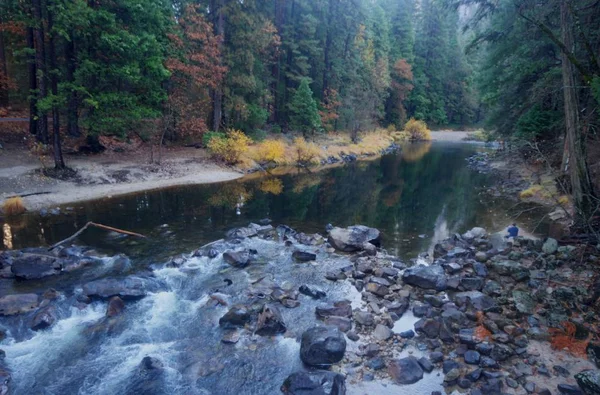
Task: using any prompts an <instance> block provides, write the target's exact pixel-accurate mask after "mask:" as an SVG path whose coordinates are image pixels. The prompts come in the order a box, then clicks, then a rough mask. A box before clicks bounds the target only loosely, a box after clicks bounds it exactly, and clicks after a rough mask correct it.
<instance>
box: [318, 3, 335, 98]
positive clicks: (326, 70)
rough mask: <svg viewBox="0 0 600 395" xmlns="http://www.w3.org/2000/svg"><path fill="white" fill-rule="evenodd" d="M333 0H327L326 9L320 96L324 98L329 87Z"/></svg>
mask: <svg viewBox="0 0 600 395" xmlns="http://www.w3.org/2000/svg"><path fill="white" fill-rule="evenodd" d="M334 1H335V0H329V10H328V11H327V37H326V38H325V49H324V52H325V58H324V67H323V91H322V92H321V97H322V98H325V96H326V95H327V89H329V74H330V72H331V60H330V58H331V45H332V41H333V12H334Z"/></svg>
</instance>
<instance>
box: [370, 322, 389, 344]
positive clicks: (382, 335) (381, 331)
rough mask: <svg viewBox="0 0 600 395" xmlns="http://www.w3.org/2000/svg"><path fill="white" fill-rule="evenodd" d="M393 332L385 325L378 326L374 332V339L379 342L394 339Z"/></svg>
mask: <svg viewBox="0 0 600 395" xmlns="http://www.w3.org/2000/svg"><path fill="white" fill-rule="evenodd" d="M392 335H393V332H392V330H391V329H390V328H388V327H387V326H385V325H381V324H378V325H377V326H376V327H375V331H374V332H373V337H374V338H375V339H377V340H387V339H389V338H390V337H392Z"/></svg>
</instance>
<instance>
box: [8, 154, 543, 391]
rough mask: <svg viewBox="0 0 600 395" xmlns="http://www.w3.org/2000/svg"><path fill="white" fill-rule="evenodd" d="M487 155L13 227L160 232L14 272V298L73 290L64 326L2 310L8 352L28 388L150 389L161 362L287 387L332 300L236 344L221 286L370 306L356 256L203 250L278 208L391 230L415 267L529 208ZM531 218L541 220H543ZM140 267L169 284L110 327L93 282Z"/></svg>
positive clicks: (52, 231)
mask: <svg viewBox="0 0 600 395" xmlns="http://www.w3.org/2000/svg"><path fill="white" fill-rule="evenodd" d="M482 149H484V148H483V147H481V146H477V145H466V144H442V143H433V144H430V143H428V144H415V145H411V146H407V147H404V149H403V151H402V152H400V153H397V154H392V155H386V156H384V157H382V158H378V159H374V160H370V161H362V162H354V163H350V164H347V165H344V166H338V167H333V168H330V169H326V170H323V171H319V172H306V171H293V172H289V173H287V174H285V175H281V176H263V177H258V178H257V177H253V178H251V179H242V180H238V181H233V182H227V183H222V184H213V185H199V186H193V187H180V188H169V189H164V190H158V191H151V192H145V193H139V194H134V195H128V196H122V197H115V198H110V199H103V200H99V201H92V202H87V203H83V204H76V205H74V206H72V207H67V206H65V207H61V208H60V212H59V213H54V214H53V213H46V214H45V215H40V214H39V213H35V214H28V215H27V216H25V217H23V218H21V219H19V220H11V222H9V223H4V224H1V225H2V227H3V229H4V244H5V247H6V246H10V247H11V248H24V247H29V246H40V245H50V244H52V243H55V242H57V241H59V240H61V239H64V238H66V237H68V236H69V235H71V234H72V233H74V232H75V231H76V230H77V229H78V228H79V227H81V226H82V225H84V224H85V223H86V222H87V221H95V222H99V223H102V224H106V225H110V226H114V227H118V228H122V229H127V230H130V231H135V232H139V233H143V234H145V235H147V236H148V238H147V239H143V240H142V239H135V238H131V237H123V236H121V235H117V234H114V233H107V232H105V231H101V230H96V229H91V230H89V231H87V232H86V233H84V234H83V235H82V236H81V237H80V238H79V241H78V243H79V244H83V245H87V246H90V247H92V248H93V249H94V250H95V251H96V253H97V254H99V255H102V256H105V258H103V260H102V263H101V264H99V265H95V266H93V267H90V268H85V269H82V270H79V271H74V272H72V273H66V274H61V275H58V276H54V277H48V278H46V279H43V280H31V281H14V280H12V279H2V280H0V292H1V293H2V295H5V294H10V293H25V292H34V293H38V294H42V293H43V292H44V291H46V290H47V289H49V288H54V289H56V290H58V291H59V292H61V293H62V295H61V296H60V297H59V299H58V301H57V302H56V304H57V306H58V318H59V320H58V322H57V323H56V324H54V325H53V326H52V327H51V328H49V329H47V330H43V331H38V332H33V331H31V330H30V329H28V324H29V321H28V320H30V317H29V316H27V318H23V316H16V317H15V316H13V317H8V318H2V319H0V327H1V328H3V329H4V330H5V331H6V332H7V334H8V336H7V338H6V339H5V340H4V341H3V342H2V343H1V344H0V348H1V349H3V350H4V351H5V352H6V359H5V361H6V366H7V368H8V369H9V370H10V371H11V372H12V376H13V389H14V393H15V394H61V395H62V394H125V393H140V387H139V386H137V384H138V383H137V381H139V380H138V379H139V377H137V376H136V371H137V370H136V369H138V365H139V364H140V361H141V360H142V359H143V358H144V357H145V356H152V357H154V358H157V359H158V360H160V361H161V363H162V364H163V365H164V372H163V374H161V376H160V378H158V379H156V380H155V381H153V385H152V389H151V390H149V389H148V388H146V387H144V388H145V391H146V392H145V393H157V394H159V393H170V394H276V393H278V392H279V387H280V385H281V383H282V382H283V379H285V377H287V375H289V374H290V373H292V372H294V371H297V370H301V369H302V363H301V361H300V360H299V358H298V352H299V347H300V346H299V343H298V341H297V339H298V338H299V336H300V335H301V334H302V331H304V330H306V329H307V328H309V327H310V326H312V325H314V324H315V319H314V314H313V312H314V308H315V306H316V305H317V302H316V301H313V300H310V299H308V298H301V299H298V300H300V302H301V303H300V306H299V307H297V308H294V309H282V314H283V318H284V319H285V322H286V325H287V327H288V331H287V332H286V334H285V335H284V336H277V337H260V336H256V335H252V334H246V335H244V336H242V337H241V339H240V341H239V342H238V343H237V344H235V345H230V344H224V343H222V342H221V337H222V335H223V334H222V332H221V331H220V330H219V325H218V320H219V318H220V317H221V316H222V315H223V314H224V313H225V312H226V311H227V308H226V307H225V306H218V305H216V306H215V303H213V302H212V300H211V298H209V295H210V294H211V293H214V292H221V293H223V294H224V295H226V297H227V299H228V303H229V305H231V304H235V303H261V299H263V298H264V295H265V294H268V293H269V292H271V290H272V289H273V288H281V289H284V290H288V289H297V288H298V287H299V286H300V285H303V284H311V285H317V286H319V287H321V288H323V289H324V290H325V291H326V292H327V301H335V300H340V299H349V300H350V301H352V303H353V306H354V307H359V306H360V305H361V303H362V302H361V295H360V293H359V292H357V291H356V289H355V288H354V287H352V286H350V285H349V284H348V283H346V282H335V283H332V282H329V281H327V280H325V279H324V274H325V272H326V271H328V270H331V269H332V268H333V269H335V268H340V267H344V266H345V265H348V260H347V258H346V257H344V256H337V255H336V256H329V255H319V257H318V259H317V262H318V264H297V263H294V262H292V260H291V257H290V254H291V253H290V250H289V248H282V247H281V244H280V243H276V242H274V241H269V240H260V239H247V240H245V241H244V242H243V243H245V244H244V246H245V247H247V248H252V249H255V250H257V251H258V257H259V258H258V264H256V265H252V266H250V267H249V268H247V269H244V270H239V269H233V268H231V267H229V266H228V265H226V264H224V263H223V261H222V259H221V258H220V257H217V258H215V259H210V258H207V257H196V258H190V257H189V253H190V252H191V251H193V250H195V249H197V248H198V247H200V246H202V245H204V244H206V243H208V242H211V241H214V240H216V239H220V238H221V237H223V236H224V234H225V232H226V231H227V230H228V229H231V228H233V227H237V226H245V225H247V224H248V223H250V222H258V221H260V220H262V219H265V218H269V219H271V220H272V221H273V224H274V225H277V224H286V225H289V226H291V227H292V228H295V229H297V230H298V231H302V232H306V233H314V232H320V233H323V232H324V230H325V227H326V226H327V225H328V224H333V225H335V226H348V225H353V224H364V225H368V226H371V227H375V228H378V229H379V230H380V231H381V233H382V240H383V248H385V249H386V250H387V251H388V252H389V253H391V254H394V255H397V256H398V257H400V258H401V259H404V260H406V261H408V260H410V259H412V258H415V257H417V256H418V255H419V253H421V252H425V251H428V250H430V249H431V248H432V246H433V244H434V243H435V242H436V241H437V240H441V239H443V238H445V237H448V235H450V234H452V233H453V232H464V231H465V230H467V229H469V228H471V227H473V226H475V225H477V226H483V227H485V228H487V229H488V230H490V231H502V230H503V229H504V228H505V227H506V226H507V225H508V224H509V222H510V221H511V218H512V216H513V215H514V214H515V213H514V211H512V209H511V207H512V206H514V203H511V202H506V201H503V200H502V199H498V200H494V199H490V198H489V197H487V195H485V194H482V192H481V191H482V189H483V188H485V185H486V183H487V182H489V179H488V176H486V175H484V174H478V173H477V172H474V171H472V170H470V169H468V168H467V166H466V164H467V162H466V158H467V157H468V156H470V155H472V154H473V153H474V152H476V151H478V150H482ZM534 212H535V211H533V212H531V213H529V214H530V215H533V214H532V213H534ZM519 221H520V224H535V223H537V219H536V218H535V217H531V218H529V217H521V218H519ZM238 247H239V246H238ZM182 254H183V255H184V256H185V257H186V259H185V263H184V264H183V265H182V266H181V267H167V266H165V265H164V263H165V262H167V261H168V260H169V259H170V258H172V257H174V256H179V255H182ZM125 275H136V276H151V277H152V278H153V280H154V281H156V283H157V284H159V288H158V290H156V291H154V292H151V293H150V294H149V295H148V296H146V297H145V298H143V299H141V300H139V301H136V302H129V301H128V302H127V303H126V309H125V312H124V314H123V315H122V316H121V317H120V318H119V319H118V321H116V322H114V323H112V324H110V325H105V324H102V325H100V324H98V323H99V322H101V323H102V322H104V321H103V320H104V318H103V317H104V314H105V311H106V302H105V301H94V302H93V303H91V304H89V305H86V306H82V305H81V304H80V303H77V302H76V299H77V294H79V293H80V290H81V284H83V283H85V282H88V281H92V280H96V279H99V278H107V277H108V278H112V277H123V276H125ZM409 315H410V314H409ZM405 323H406V321H405ZM400 326H402V325H400ZM405 329H406V328H403V330H405ZM357 347H358V345H357V344H354V345H349V349H355V350H356V349H357ZM434 375H435V372H434V373H432V374H431V379H430V380H424V381H422V382H420V383H419V384H418V385H420V386H421V387H418V388H417V387H414V388H413V389H412V392H413V393H421V391H424V390H425V389H426V390H427V391H431V390H435V389H441V385H440V383H441V378H439V377H438V376H434ZM436 377H437V378H436ZM348 385H349V386H350V388H351V390H352V391H354V392H353V393H357V394H358V393H363V392H373V391H375V392H378V391H379V392H381V391H384V390H383V388H388V387H381V384H380V383H379V384H368V385H367V387H361V385H362V384H361V385H358V384H356V385H354V386H353V385H351V384H350V382H349V383H348ZM365 385H366V384H365ZM378 386H379V387H378ZM423 386H425V387H423ZM409 390H410V388H409ZM148 391H150V392H148ZM352 391H351V392H352ZM361 391H362V392H361ZM390 391H392V390H390ZM423 393H424V392H423Z"/></svg>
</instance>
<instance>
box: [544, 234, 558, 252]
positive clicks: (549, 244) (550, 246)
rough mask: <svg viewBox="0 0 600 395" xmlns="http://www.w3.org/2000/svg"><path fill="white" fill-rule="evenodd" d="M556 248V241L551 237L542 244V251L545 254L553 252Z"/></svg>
mask: <svg viewBox="0 0 600 395" xmlns="http://www.w3.org/2000/svg"><path fill="white" fill-rule="evenodd" d="M557 250H558V241H556V239H553V238H551V237H548V238H547V239H546V241H545V242H544V244H543V245H542V252H543V253H545V254H548V255H550V254H554V253H555V252H556V251H557Z"/></svg>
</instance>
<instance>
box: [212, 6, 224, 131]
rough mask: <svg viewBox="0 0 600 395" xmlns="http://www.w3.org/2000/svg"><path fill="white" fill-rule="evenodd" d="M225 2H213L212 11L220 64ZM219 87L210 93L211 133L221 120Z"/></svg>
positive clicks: (221, 94)
mask: <svg viewBox="0 0 600 395" xmlns="http://www.w3.org/2000/svg"><path fill="white" fill-rule="evenodd" d="M224 1H225V0H215V1H213V2H212V3H213V9H214V10H215V19H214V25H215V34H216V35H218V36H220V37H221V42H220V44H219V51H220V64H222V63H223V41H224V40H225V15H223V12H224V10H223V8H224ZM222 84H223V83H222ZM222 84H221V86H219V87H218V88H217V89H215V90H214V91H213V93H212V99H213V100H212V102H213V114H212V121H213V122H212V128H213V131H215V132H218V131H219V128H220V126H221V120H222V119H223V86H222Z"/></svg>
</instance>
